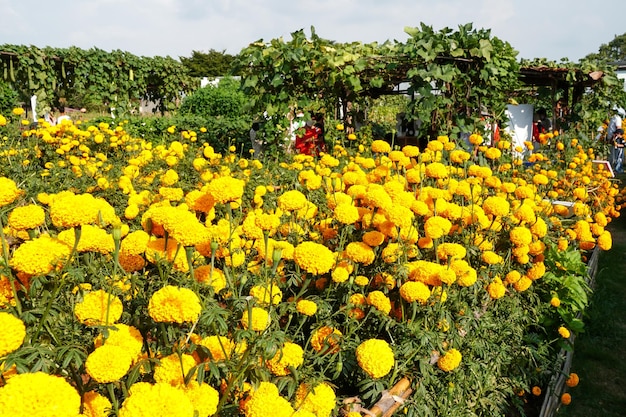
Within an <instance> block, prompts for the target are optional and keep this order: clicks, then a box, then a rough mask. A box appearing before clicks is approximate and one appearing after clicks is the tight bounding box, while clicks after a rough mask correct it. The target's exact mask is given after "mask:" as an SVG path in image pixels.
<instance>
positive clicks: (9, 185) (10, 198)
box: [0, 177, 23, 207]
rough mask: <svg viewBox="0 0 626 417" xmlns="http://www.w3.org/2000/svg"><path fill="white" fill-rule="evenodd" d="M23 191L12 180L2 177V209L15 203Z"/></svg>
mask: <svg viewBox="0 0 626 417" xmlns="http://www.w3.org/2000/svg"><path fill="white" fill-rule="evenodd" d="M22 193H23V191H22V190H20V189H19V188H17V184H16V183H15V181H13V180H12V179H10V178H7V177H0V207H4V206H6V205H8V204H11V203H12V202H14V201H15V200H16V199H17V198H18V197H19V196H20V195H22Z"/></svg>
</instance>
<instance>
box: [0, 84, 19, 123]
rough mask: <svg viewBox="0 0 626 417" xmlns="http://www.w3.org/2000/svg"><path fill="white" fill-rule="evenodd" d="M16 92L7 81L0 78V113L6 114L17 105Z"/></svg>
mask: <svg viewBox="0 0 626 417" xmlns="http://www.w3.org/2000/svg"><path fill="white" fill-rule="evenodd" d="M18 103H19V100H18V94H17V91H15V90H14V89H13V88H12V87H11V85H10V84H9V83H7V82H6V81H4V80H3V79H1V78H0V114H2V115H7V114H9V112H11V110H12V109H13V108H15V107H18Z"/></svg>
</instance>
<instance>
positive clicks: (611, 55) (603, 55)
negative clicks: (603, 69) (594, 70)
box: [585, 33, 626, 63]
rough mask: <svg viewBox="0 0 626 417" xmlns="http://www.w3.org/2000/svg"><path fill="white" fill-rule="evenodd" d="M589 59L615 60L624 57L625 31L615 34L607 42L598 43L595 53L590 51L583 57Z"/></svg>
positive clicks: (623, 58) (625, 47)
mask: <svg viewBox="0 0 626 417" xmlns="http://www.w3.org/2000/svg"><path fill="white" fill-rule="evenodd" d="M585 58H586V59H589V60H594V61H602V62H607V63H611V62H616V61H623V60H625V59H626V33H623V34H621V35H615V38H613V40H612V41H610V42H609V43H608V44H605V43H603V44H602V45H600V48H599V49H598V52H597V53H591V54H589V55H587V56H586V57H585Z"/></svg>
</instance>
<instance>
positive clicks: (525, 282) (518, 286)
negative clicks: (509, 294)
mask: <svg viewBox="0 0 626 417" xmlns="http://www.w3.org/2000/svg"><path fill="white" fill-rule="evenodd" d="M532 283H533V280H532V279H530V278H528V277H527V276H526V275H523V276H522V277H521V278H520V279H519V280H517V281H515V282H514V283H513V288H515V290H517V291H519V292H523V291H526V290H527V289H528V288H530V286H531V285H532Z"/></svg>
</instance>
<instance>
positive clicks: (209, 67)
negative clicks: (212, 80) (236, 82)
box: [180, 49, 235, 78]
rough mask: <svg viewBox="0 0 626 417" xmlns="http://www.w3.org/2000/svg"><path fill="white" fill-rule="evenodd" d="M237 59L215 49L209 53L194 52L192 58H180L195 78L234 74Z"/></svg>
mask: <svg viewBox="0 0 626 417" xmlns="http://www.w3.org/2000/svg"><path fill="white" fill-rule="evenodd" d="M234 60H235V57H234V56H233V55H230V54H227V53H226V51H222V52H219V51H216V50H214V49H211V50H209V52H206V53H205V52H200V51H192V53H191V57H189V58H186V57H182V56H181V57H180V62H181V63H182V64H183V66H184V67H185V68H187V71H188V72H189V75H191V76H193V77H200V78H201V77H222V76H224V75H229V74H232V65H233V61H234Z"/></svg>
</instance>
